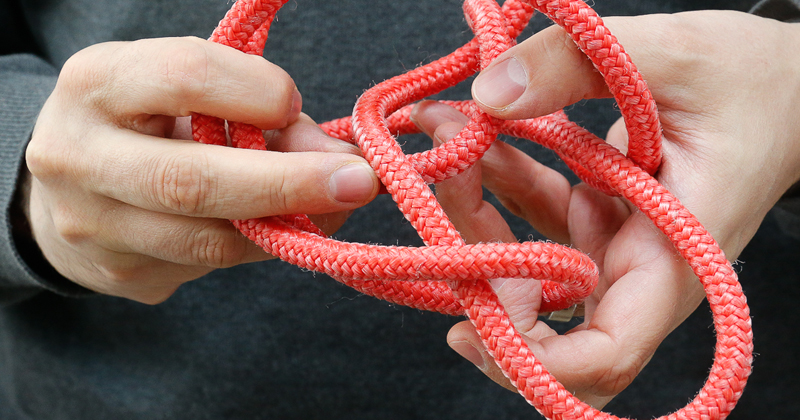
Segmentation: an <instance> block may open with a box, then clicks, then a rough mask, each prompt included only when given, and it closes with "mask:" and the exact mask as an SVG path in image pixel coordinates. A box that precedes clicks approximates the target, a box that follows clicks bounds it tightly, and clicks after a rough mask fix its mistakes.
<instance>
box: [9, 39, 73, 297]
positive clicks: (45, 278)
mask: <svg viewBox="0 0 800 420" xmlns="http://www.w3.org/2000/svg"><path fill="white" fill-rule="evenodd" d="M57 75H58V72H57V70H56V69H54V68H53V67H52V66H51V65H49V64H48V63H47V62H45V61H44V60H42V59H41V58H39V57H37V56H35V55H33V54H22V53H19V54H9V55H4V56H0V205H1V206H2V210H3V212H2V221H0V304H9V303H13V302H16V301H19V300H22V299H25V298H28V297H30V296H32V295H34V294H36V293H38V292H40V291H42V290H51V291H54V292H57V293H61V294H65V295H73V296H74V295H82V294H86V293H87V291H85V290H84V289H83V288H81V287H80V286H78V285H76V284H74V283H72V282H70V281H68V280H66V279H65V278H63V277H61V276H60V275H58V273H56V272H55V270H54V269H53V268H52V267H51V266H50V265H49V264H48V263H47V262H46V260H45V259H44V258H43V257H42V256H41V251H39V248H38V247H37V246H36V245H35V243H33V241H32V239H29V236H30V235H29V233H28V234H27V235H25V234H23V235H20V234H19V227H20V224H24V223H26V221H25V218H24V216H21V215H20V207H21V206H20V205H19V203H18V202H17V201H18V200H15V195H16V194H15V193H16V192H17V189H18V186H17V185H18V184H19V180H20V169H21V168H22V165H23V161H24V155H25V147H26V146H27V143H28V140H29V139H30V136H31V132H32V130H33V125H34V123H35V122H36V118H37V116H38V114H39V110H40V109H41V107H42V105H43V104H44V102H45V100H46V99H47V97H48V96H49V95H50V92H51V91H52V90H53V87H54V86H55V82H56V78H57ZM15 225H16V226H15ZM15 228H16V229H17V235H15ZM23 229H24V226H23ZM26 236H27V237H26Z"/></svg>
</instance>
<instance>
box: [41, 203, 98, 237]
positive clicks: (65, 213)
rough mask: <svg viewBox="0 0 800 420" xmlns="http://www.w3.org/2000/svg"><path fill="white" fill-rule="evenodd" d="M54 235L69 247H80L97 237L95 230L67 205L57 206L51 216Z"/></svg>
mask: <svg viewBox="0 0 800 420" xmlns="http://www.w3.org/2000/svg"><path fill="white" fill-rule="evenodd" d="M51 219H52V222H53V228H54V230H55V232H56V234H57V235H58V236H59V237H60V238H61V239H62V240H63V241H64V242H66V243H68V244H70V245H73V246H75V245H80V244H81V243H84V242H86V241H88V240H91V239H92V238H94V237H95V236H96V235H97V229H96V228H95V226H93V225H92V224H91V223H87V220H86V218H84V217H82V216H81V215H80V214H79V213H78V212H75V211H73V210H72V209H71V206H68V205H63V204H62V205H57V206H56V207H55V208H54V209H53V210H52V214H51Z"/></svg>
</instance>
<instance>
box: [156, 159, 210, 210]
mask: <svg viewBox="0 0 800 420" xmlns="http://www.w3.org/2000/svg"><path fill="white" fill-rule="evenodd" d="M210 171H211V168H210V165H209V162H208V157H207V156H205V155H202V154H197V153H192V154H185V155H183V154H179V155H175V156H171V157H170V158H168V159H167V160H166V161H165V162H164V163H163V164H162V165H161V166H160V167H159V168H158V169H157V170H156V171H155V174H154V177H155V178H156V179H155V180H154V182H152V183H151V185H152V186H153V187H154V188H155V189H156V191H155V192H154V194H153V195H154V196H155V197H156V200H157V201H158V203H159V204H160V205H161V206H163V207H165V208H166V209H168V210H171V211H174V212H177V213H180V214H189V215H201V214H203V213H204V212H206V211H208V210H213V208H209V206H208V204H209V203H214V202H215V200H213V197H214V194H215V193H216V191H215V190H216V182H214V179H213V175H212V174H211V173H210Z"/></svg>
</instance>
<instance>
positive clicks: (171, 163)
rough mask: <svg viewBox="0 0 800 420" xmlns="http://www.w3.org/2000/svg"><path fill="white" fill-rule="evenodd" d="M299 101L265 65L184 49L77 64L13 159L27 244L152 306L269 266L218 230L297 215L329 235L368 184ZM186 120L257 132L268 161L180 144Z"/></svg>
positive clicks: (115, 54) (203, 44)
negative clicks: (233, 269) (239, 269)
mask: <svg viewBox="0 0 800 420" xmlns="http://www.w3.org/2000/svg"><path fill="white" fill-rule="evenodd" d="M301 102H302V100H301V97H300V94H299V93H298V92H297V90H296V88H295V85H294V82H293V81H292V79H291V78H290V77H289V75H288V74H286V73H285V72H284V71H283V70H282V69H280V68H279V67H277V66H275V65H273V64H271V63H269V62H267V61H266V60H264V59H263V58H262V57H257V56H253V55H247V54H244V53H241V52H239V51H236V50H234V49H232V48H229V47H224V46H221V45H218V44H214V43H211V42H208V41H203V40H200V39H196V38H172V39H151V40H142V41H136V42H130V43H105V44H98V45H95V46H92V47H89V48H87V49H85V50H83V51H81V52H79V53H77V54H76V55H75V56H73V57H72V58H71V59H70V60H69V61H68V62H67V63H66V64H65V66H64V69H63V70H62V72H61V75H60V77H59V80H58V83H57V86H56V88H55V90H54V92H53V93H52V95H51V96H50V98H49V99H48V100H47V102H46V104H45V106H44V107H43V109H42V111H41V113H40V116H39V118H38V120H37V123H36V126H35V129H34V132H33V135H32V139H31V142H30V144H29V146H28V149H27V156H26V160H27V165H28V168H29V169H30V173H31V174H32V182H31V186H30V191H29V194H30V195H29V200H28V201H29V207H28V218H29V220H30V223H31V230H32V234H33V236H34V238H35V240H36V242H37V243H38V245H39V247H40V248H41V250H42V252H43V254H44V256H45V257H46V258H47V260H48V261H49V262H50V263H51V264H52V265H53V267H54V268H55V269H56V270H58V272H59V273H61V274H62V275H63V276H65V277H66V278H68V279H70V280H72V281H74V282H76V283H78V284H81V285H83V286H85V287H87V288H89V289H91V290H94V291H97V292H100V293H104V294H110V295H115V296H122V297H125V298H129V299H133V300H137V301H140V302H145V303H150V304H153V303H158V302H161V301H163V300H164V299H166V298H168V297H169V296H170V295H171V294H172V293H173V292H174V291H175V290H176V289H177V288H178V286H180V285H181V284H182V283H184V282H187V281H190V280H193V279H195V278H197V277H200V276H202V275H204V274H206V273H207V272H209V271H211V270H213V269H215V268H218V267H228V266H233V265H236V264H240V263H245V262H252V261H259V260H264V259H267V258H269V257H270V256H269V255H268V254H266V253H265V252H264V251H263V250H262V249H261V248H259V247H257V246H256V245H254V244H253V243H251V242H250V241H249V240H248V239H246V238H245V237H244V236H243V235H242V234H240V233H239V232H237V231H236V230H235V229H234V228H233V226H232V225H231V224H230V223H229V222H228V219H250V218H255V217H264V216H270V215H279V214H294V213H308V214H313V215H317V216H315V217H314V219H315V222H317V223H318V225H319V226H320V227H322V228H323V230H326V231H329V232H330V231H333V230H336V229H338V227H339V226H340V225H341V224H342V223H343V222H344V220H345V218H346V216H347V214H348V211H350V210H352V209H354V208H356V207H359V206H361V205H363V204H365V203H367V202H369V201H370V200H372V198H374V197H375V195H376V194H377V191H378V182H377V178H376V177H375V175H374V174H373V172H372V170H371V168H370V167H369V165H368V164H367V163H366V162H365V161H364V160H363V159H362V158H361V157H359V156H357V154H359V151H358V149H357V148H356V147H355V146H352V145H349V144H347V143H345V142H342V141H340V140H336V139H332V138H330V137H327V136H326V135H324V133H323V132H322V131H321V130H320V129H319V128H318V127H317V126H316V124H315V123H314V122H313V121H311V119H310V118H308V117H307V116H305V115H303V114H301V113H300V110H301ZM191 112H197V113H201V114H207V115H211V116H216V117H220V118H224V119H227V120H231V121H238V122H244V123H249V124H253V125H255V126H257V127H258V128H260V129H262V130H269V131H265V138H267V139H268V141H269V144H268V148H269V149H270V150H271V151H270V152H263V151H255V150H243V149H234V148H227V147H219V146H211V145H203V144H199V143H196V142H193V141H189V139H191V132H190V128H189V121H188V115H189V114H190V113H191ZM280 152H301V153H280Z"/></svg>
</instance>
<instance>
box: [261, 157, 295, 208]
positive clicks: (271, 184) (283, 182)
mask: <svg viewBox="0 0 800 420" xmlns="http://www.w3.org/2000/svg"><path fill="white" fill-rule="evenodd" d="M275 169H276V170H275V171H273V172H272V173H271V174H270V177H269V178H268V179H266V180H265V185H264V188H262V189H261V191H263V192H264V194H265V197H264V201H265V202H266V203H268V204H267V206H268V207H267V208H269V209H270V210H271V214H288V213H291V209H292V207H293V200H294V199H298V200H300V199H301V198H300V197H299V195H294V194H291V193H290V189H291V185H290V180H289V176H288V173H287V169H286V168H275Z"/></svg>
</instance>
